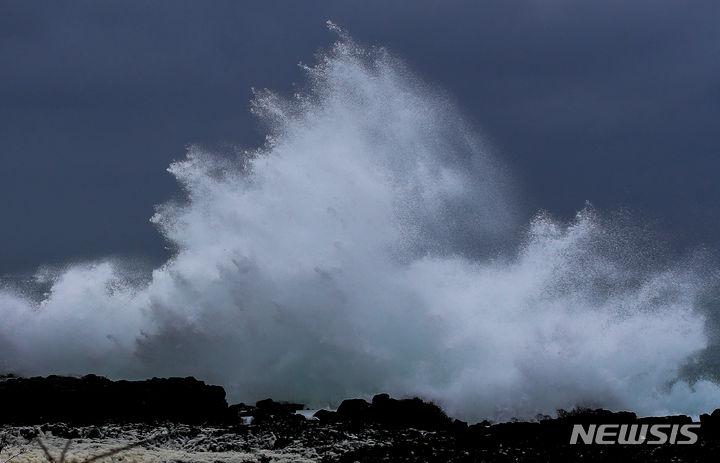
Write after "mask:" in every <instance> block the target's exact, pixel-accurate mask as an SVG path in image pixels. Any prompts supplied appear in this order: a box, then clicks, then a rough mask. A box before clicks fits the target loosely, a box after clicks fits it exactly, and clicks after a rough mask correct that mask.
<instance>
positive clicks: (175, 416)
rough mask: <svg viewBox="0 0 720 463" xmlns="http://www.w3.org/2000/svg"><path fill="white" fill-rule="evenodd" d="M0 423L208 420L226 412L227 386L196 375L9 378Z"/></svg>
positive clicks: (1, 388) (1, 393)
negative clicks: (128, 378)
mask: <svg viewBox="0 0 720 463" xmlns="http://www.w3.org/2000/svg"><path fill="white" fill-rule="evenodd" d="M0 410H2V413H0V423H25V424H33V423H43V422H68V423H76V424H77V423H99V422H106V421H119V422H138V423H140V422H147V423H151V422H156V421H164V420H169V421H177V422H189V423H190V422H205V421H219V420H222V419H224V418H226V416H227V402H226V401H225V390H224V389H223V388H222V387H219V386H209V385H206V384H205V383H203V382H202V381H198V380H196V379H195V378H167V379H165V378H153V379H150V380H146V381H111V380H109V379H107V378H103V377H99V376H95V375H88V376H84V377H82V378H73V377H62V376H48V377H47V378H42V377H35V378H11V379H7V380H5V381H2V382H0Z"/></svg>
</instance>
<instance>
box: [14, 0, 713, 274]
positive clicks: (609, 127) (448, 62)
mask: <svg viewBox="0 0 720 463" xmlns="http://www.w3.org/2000/svg"><path fill="white" fill-rule="evenodd" d="M327 19H332V20H333V21H334V22H336V23H338V24H340V25H342V26H344V27H345V28H347V29H348V30H349V31H350V33H351V34H352V35H353V36H354V37H355V38H356V39H357V40H358V41H359V42H361V43H365V44H370V45H385V46H387V47H388V48H390V50H392V51H393V52H394V53H396V54H397V55H399V56H401V57H402V58H404V59H405V60H406V61H407V62H408V63H409V64H410V66H411V67H413V68H414V69H416V70H417V71H418V72H419V73H420V75H422V76H423V78H425V79H426V80H428V81H429V82H431V83H433V84H436V85H438V86H440V87H441V88H444V89H445V90H447V92H448V93H449V94H450V95H452V96H453V97H454V98H455V100H456V101H457V102H458V104H459V106H460V108H461V109H462V110H463V111H464V112H465V114H466V115H468V116H469V117H470V118H471V120H473V121H475V122H476V123H477V125H478V127H479V128H480V129H481V130H482V132H483V133H484V134H485V135H486V137H487V139H488V140H489V141H490V143H491V144H492V145H493V146H494V147H495V149H496V151H497V152H498V153H499V155H500V157H501V158H502V159H503V160H504V161H505V162H506V163H507V164H509V165H510V167H511V170H512V171H513V173H514V174H515V176H516V177H517V178H518V180H519V182H520V186H521V189H522V190H523V192H524V194H523V196H524V197H525V198H526V203H525V204H523V210H524V213H525V214H526V215H527V216H528V217H530V216H531V215H532V214H533V213H534V212H535V211H536V210H537V209H539V208H543V209H546V210H548V211H550V212H551V213H553V214H555V215H557V216H560V217H571V216H572V214H573V213H574V212H575V211H576V210H577V209H579V208H581V207H582V206H583V203H584V201H585V200H590V201H591V202H592V203H593V204H595V205H596V206H597V207H598V208H601V209H605V210H613V209H618V208H630V209H632V210H634V211H636V213H637V214H639V215H640V216H642V217H645V218H647V219H649V220H651V221H653V222H655V223H656V226H657V228H658V229H659V230H660V231H661V232H662V233H665V234H667V237H668V239H669V240H670V241H671V242H672V243H673V244H674V245H675V246H676V247H679V248H682V247H687V246H695V245H698V244H701V243H705V244H707V245H710V246H711V247H718V245H720V238H719V237H718V234H717V232H716V230H717V229H718V226H719V225H720V207H719V206H718V204H717V198H718V197H720V182H717V181H716V179H717V176H718V172H719V171H720V131H719V130H718V124H719V123H720V3H719V2H717V1H714V0H698V1H694V2H677V1H665V0H653V1H649V0H648V1H644V0H642V1H627V0H624V1H616V0H603V1H594V0H593V1H583V2H578V1H560V0H557V1H555V0H546V1H539V0H537V1H501V0H497V1H466V2H458V1H443V2H440V1H436V2H430V1H422V0H421V1H407V2H388V1H362V2H360V1H327V2H325V1H314V2H299V1H273V2H260V1H258V2H241V1H232V2H230V1H212V2H200V1H193V2H189V1H172V2H170V1H167V2H162V1H153V2H139V1H137V2H133V1H125V2H117V1H102V2H96V1H72V2H58V1H52V2H50V1H48V2H39V1H28V0H16V1H13V0H0V198H1V200H0V217H1V218H2V227H0V274H3V273H15V272H24V271H30V270H32V269H34V268H35V267H37V266H38V265H41V264H44V263H58V262H63V261H66V260H68V259H84V258H92V257H99V256H105V255H136V256H147V257H148V258H150V259H151V260H154V261H160V260H162V259H163V258H164V257H165V255H166V254H165V251H164V249H163V247H164V244H163V241H162V238H161V237H160V236H159V235H158V233H157V232H156V231H155V230H154V228H153V227H152V225H151V224H150V223H149V222H148V218H149V217H150V216H151V215H152V213H153V205H154V204H157V203H160V202H163V201H165V200H167V199H169V198H172V197H174V196H177V195H179V191H178V189H177V188H176V185H175V183H174V181H173V179H172V178H171V177H170V175H169V174H167V172H165V168H166V167H167V165H168V164H169V163H170V161H172V160H173V159H177V158H180V157H182V156H183V154H184V150H185V146H187V145H188V144H190V143H201V144H218V143H232V144H239V145H243V146H248V147H251V146H254V145H256V144H257V143H258V142H259V141H260V140H261V139H262V136H263V133H262V131H261V130H260V128H259V127H258V125H257V123H256V121H255V120H254V118H253V117H252V116H251V115H250V114H249V112H248V107H249V104H248V101H249V98H250V88H251V87H253V86H254V87H260V88H263V87H267V88H271V89H276V90H280V91H291V90H292V88H293V87H292V85H293V83H301V82H302V74H301V72H300V71H299V69H298V68H297V63H298V62H299V61H304V62H312V61H313V54H314V53H315V52H316V51H317V50H319V49H321V48H324V47H327V46H328V45H329V44H330V43H332V41H333V40H334V39H335V37H334V35H333V34H332V33H330V32H328V31H327V29H326V27H325V21H326V20H327Z"/></svg>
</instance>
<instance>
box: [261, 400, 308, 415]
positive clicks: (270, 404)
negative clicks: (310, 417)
mask: <svg viewBox="0 0 720 463" xmlns="http://www.w3.org/2000/svg"><path fill="white" fill-rule="evenodd" d="M255 408H256V412H260V413H263V414H269V415H291V414H294V413H295V412H296V411H298V410H302V409H303V408H305V405H304V404H296V403H291V402H276V401H274V400H272V399H265V400H261V401H259V402H257V403H256V404H255Z"/></svg>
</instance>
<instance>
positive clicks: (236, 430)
mask: <svg viewBox="0 0 720 463" xmlns="http://www.w3.org/2000/svg"><path fill="white" fill-rule="evenodd" d="M303 408H304V407H303V405H302V404H293V403H284V402H276V401H273V400H271V399H267V400H263V401H260V402H257V403H256V404H254V405H246V404H236V405H228V404H227V402H226V400H225V391H224V390H223V389H222V388H221V387H219V386H210V385H206V384H204V383H203V382H201V381H197V380H195V379H194V378H168V379H160V378H153V379H151V380H146V381H110V380H108V379H106V378H102V377H98V376H93V375H90V376H85V377H82V378H69V377H60V376H50V377H47V378H14V377H5V378H4V379H3V380H2V381H0V425H2V426H1V427H0V462H3V463H4V462H6V461H12V462H17V463H23V462H31V461H32V462H40V461H49V458H48V456H49V457H50V458H53V459H54V460H55V461H57V462H59V461H60V458H59V455H60V454H62V452H63V449H64V448H66V447H65V446H66V445H69V447H68V448H66V461H68V462H69V461H76V462H82V461H90V460H92V458H94V457H97V456H98V455H102V454H110V453H112V452H114V451H115V450H117V449H121V448H122V449H123V450H122V451H121V452H117V453H113V454H112V455H108V456H106V457H105V458H103V459H95V460H92V461H123V462H132V461H137V462H140V461H156V462H162V461H167V462H212V463H220V462H228V463H230V462H271V461H275V462H348V463H353V462H356V461H358V462H435V461H437V462H480V461H487V462H536V461H538V462H542V461H548V462H550V461H611V460H612V461H628V460H630V459H632V460H634V461H636V462H646V461H647V462H668V461H682V462H704V461H710V459H711V458H717V457H718V456H720V409H718V410H715V411H714V412H713V413H712V414H709V415H702V416H701V417H700V418H701V419H700V426H697V428H699V429H698V432H697V442H695V443H692V444H690V445H678V444H669V443H665V444H658V445H653V444H649V443H643V444H638V445H621V444H612V445H600V444H595V443H593V444H585V443H583V442H579V443H577V444H575V445H571V444H570V443H569V442H570V436H571V433H572V431H573V426H574V425H578V424H582V425H588V426H589V425H598V426H599V425H602V424H609V425H618V424H626V425H628V426H632V425H637V426H638V427H642V426H643V425H647V426H650V425H662V426H665V428H666V429H668V430H669V429H674V428H673V426H674V427H675V428H678V427H679V426H684V425H688V424H692V420H691V419H690V417H687V416H682V415H681V416H668V417H655V418H638V417H637V416H636V415H635V414H634V413H630V412H610V411H607V410H588V409H577V410H574V411H571V412H562V411H561V412H560V413H559V415H558V417H557V418H548V417H545V418H540V419H538V420H537V421H533V422H520V421H515V422H507V423H497V424H493V423H489V422H487V421H484V422H481V423H475V424H468V423H465V422H462V421H459V420H455V419H452V418H450V417H448V416H447V415H446V414H445V413H444V412H443V411H442V410H441V409H440V408H439V407H437V406H436V405H434V404H431V403H427V402H424V401H422V400H420V399H394V398H391V397H389V396H388V395H387V394H379V395H376V396H375V397H374V398H373V399H372V401H369V402H368V401H365V400H363V399H348V400H345V401H343V402H342V403H341V404H340V406H339V407H338V409H337V410H336V411H328V410H320V411H317V412H316V413H314V416H311V415H313V414H312V413H310V412H307V411H305V412H303V411H302V409H303ZM673 432H675V431H673ZM673 439H674V437H673ZM43 446H44V447H45V448H46V450H47V452H48V453H46V450H43ZM53 455H55V456H53Z"/></svg>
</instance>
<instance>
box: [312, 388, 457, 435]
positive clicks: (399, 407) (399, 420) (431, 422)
mask: <svg viewBox="0 0 720 463" xmlns="http://www.w3.org/2000/svg"><path fill="white" fill-rule="evenodd" d="M314 416H315V417H316V418H317V419H319V420H320V421H323V422H346V423H352V424H379V425H384V426H389V427H408V428H416V429H425V430H440V429H450V428H454V429H458V430H463V429H465V428H466V427H467V423H463V422H462V421H458V420H455V421H453V420H451V419H450V418H448V416H447V415H446V414H445V412H444V411H442V409H441V408H440V407H438V406H437V405H435V404H432V403H429V402H424V401H423V400H421V399H418V398H414V399H392V398H390V396H389V395H387V394H378V395H376V396H375V397H373V400H372V403H368V402H367V401H365V400H363V399H347V400H343V401H342V403H341V404H340V406H339V407H338V409H337V411H336V412H330V411H327V410H319V411H318V412H317V413H315V415H314Z"/></svg>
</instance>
